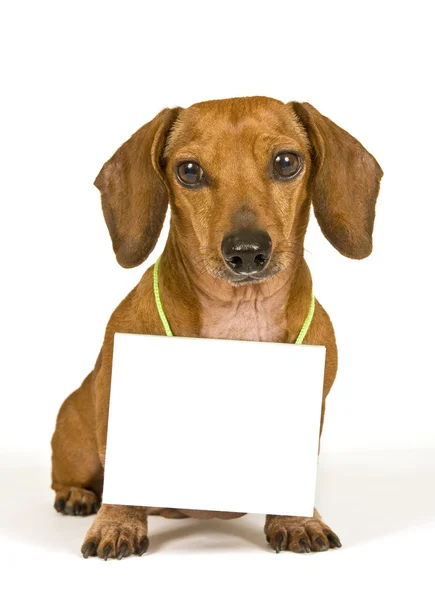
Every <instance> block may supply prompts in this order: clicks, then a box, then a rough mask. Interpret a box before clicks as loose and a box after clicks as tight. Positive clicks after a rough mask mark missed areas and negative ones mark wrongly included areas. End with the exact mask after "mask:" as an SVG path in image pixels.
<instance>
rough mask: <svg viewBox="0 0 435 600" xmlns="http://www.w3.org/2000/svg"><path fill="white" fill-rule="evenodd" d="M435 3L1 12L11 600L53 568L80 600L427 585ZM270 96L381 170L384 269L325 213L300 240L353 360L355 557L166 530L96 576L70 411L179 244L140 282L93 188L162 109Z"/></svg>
mask: <svg viewBox="0 0 435 600" xmlns="http://www.w3.org/2000/svg"><path fill="white" fill-rule="evenodd" d="M430 5H431V3H430V2H422V1H414V2H412V3H409V2H401V1H399V2H394V3H393V2H387V1H384V2H379V1H378V2H371V1H366V2H358V3H357V2H318V3H314V2H300V3H295V2H284V1H282V2H276V3H271V2H237V3H236V2H231V3H225V2H221V3H217V2H205V1H203V2H197V1H194V0H192V1H190V2H188V3H180V2H165V3H162V4H160V3H151V2H149V3H147V2H142V3H131V2H122V3H121V2H118V3H113V2H104V3H103V2H74V3H67V2H56V3H55V2H52V3H49V2H43V1H39V2H19V1H16V2H14V3H12V2H10V3H3V4H2V10H1V15H0V23H1V25H0V28H1V30H0V40H1V42H0V43H1V46H2V47H1V57H2V58H1V60H2V74H1V85H2V93H1V104H2V109H1V111H0V119H1V135H0V138H1V166H2V169H1V171H2V177H1V183H0V185H1V235H0V244H1V257H2V283H3V285H2V295H1V303H2V312H1V315H2V332H1V336H0V339H1V351H2V377H1V388H2V389H1V396H0V402H1V407H0V411H1V412H0V448H2V450H1V453H0V457H1V465H2V468H1V483H0V485H1V488H2V489H1V494H0V504H1V507H0V509H1V510H0V515H1V516H0V535H1V536H2V538H1V540H0V541H1V543H0V555H1V556H2V557H1V561H2V565H3V567H5V565H8V568H6V569H5V570H6V573H7V575H6V579H5V578H4V577H3V579H2V581H3V585H6V584H7V583H8V581H14V582H15V583H14V586H15V587H14V590H12V591H11V594H12V597H19V594H18V592H19V591H22V592H24V589H21V588H22V587H24V586H25V585H31V586H32V589H33V590H35V589H40V590H43V591H45V597H51V596H50V594H51V593H53V594H54V593H55V588H56V586H55V585H54V583H51V584H50V583H48V581H49V580H48V579H47V581H46V582H45V583H42V581H43V580H45V579H46V577H47V573H50V574H51V573H52V572H54V571H55V572H56V573H58V576H59V577H63V576H64V577H65V578H66V579H65V580H66V581H68V582H70V583H69V584H68V586H67V589H66V590H64V591H63V592H62V596H63V597H65V596H68V594H70V595H71V597H73V596H74V595H76V593H79V590H78V589H75V585H76V584H75V583H74V582H76V581H77V578H76V576H79V577H80V593H81V592H83V593H85V592H86V591H89V594H92V595H95V594H96V593H97V590H98V591H99V592H101V593H106V592H105V591H104V590H106V588H107V589H110V590H113V591H116V590H119V591H121V590H123V591H124V595H125V594H126V593H128V594H132V593H143V594H152V593H153V592H154V591H155V589H158V590H159V594H160V595H161V596H162V597H168V598H170V597H173V595H175V594H177V597H179V596H180V593H181V594H182V595H186V596H187V595H189V596H190V597H192V596H194V597H195V596H196V595H197V596H198V597H200V596H203V595H205V596H207V597H216V598H218V597H219V598H220V597H221V596H222V595H223V594H227V595H229V594H230V595H231V597H236V596H240V595H241V594H242V593H243V594H244V595H248V594H249V596H251V597H257V596H258V597H259V598H260V597H265V596H266V595H270V594H273V595H280V596H285V595H286V592H288V593H289V594H290V590H291V591H292V593H293V594H300V593H303V594H304V596H305V597H307V596H308V597H310V594H311V593H312V594H313V597H314V596H315V597H319V595H320V594H322V595H323V593H326V595H328V593H331V594H334V596H335V597H336V598H337V597H348V595H349V594H351V595H352V596H354V597H358V594H361V595H366V594H367V593H369V592H371V593H373V592H376V591H377V592H379V596H381V592H382V591H385V590H387V589H388V590H389V593H392V591H394V592H395V593H396V595H397V592H399V593H400V592H401V593H405V592H406V591H407V590H411V589H412V590H413V594H415V592H416V590H418V589H419V587H420V586H421V587H422V589H423V588H424V585H425V582H426V581H427V578H428V577H429V573H428V565H429V561H430V560H431V561H432V563H433V537H434V534H435V497H434V496H435V491H434V478H435V440H434V438H435V408H434V384H433V370H434V366H433V365H434V351H433V334H434V329H435V321H434V316H433V315H434V311H433V308H432V306H433V303H434V299H435V298H434V291H433V261H434V245H433V228H434V224H433V223H434V215H435V211H434V200H435V198H434V186H433V173H434V169H433V164H434V150H433V139H434V133H435V126H434V125H435V123H434V111H433V106H434V101H435V98H434V93H433V91H432V87H433V86H432V79H433V63H432V57H433V54H434V47H433V42H432V41H431V40H432V38H433V31H432V19H431V16H430V8H431V6H430ZM151 6H152V7H151ZM257 94H258V95H266V96H272V97H276V98H278V99H280V100H283V101H289V100H301V101H304V100H306V101H309V102H310V103H311V104H313V105H314V106H316V108H318V109H319V110H320V111H321V112H322V113H323V114H325V115H327V116H329V117H330V118H331V119H333V120H334V121H336V122H337V123H338V124H339V125H340V126H342V127H343V128H345V129H347V130H348V131H349V132H350V133H352V134H353V135H354V136H355V137H357V138H358V139H359V140H360V141H361V142H362V143H363V144H364V145H365V146H366V147H367V149H368V150H369V151H370V152H372V153H373V154H374V155H375V157H376V158H377V159H378V161H379V163H380V164H381V166H382V168H383V170H384V172H385V176H384V179H383V181H382V186H381V193H380V197H379V201H378V209H377V219H376V224H375V235H374V251H373V254H372V256H370V257H369V258H368V259H366V260H364V261H362V262H355V261H351V260H349V259H346V258H344V257H342V256H340V255H339V254H338V253H337V252H336V251H335V250H334V249H333V248H332V247H331V246H329V245H328V243H327V241H326V240H325V239H324V238H323V237H322V235H321V233H320V231H319V228H318V226H317V224H316V223H315V221H314V220H313V221H312V222H311V225H310V227H309V231H308V235H307V238H306V244H305V247H306V257H307V260H308V262H309V265H310V267H311V269H312V274H313V279H314V284H315V292H316V296H317V297H318V298H319V300H320V302H321V303H322V304H323V305H324V306H325V308H326V309H327V311H328V312H329V314H330V316H331V318H332V321H333V323H334V326H335V330H336V335H337V341H338V346H339V363H340V364H339V375H338V377H337V380H336V383H335V385H334V388H333V391H332V392H331V394H330V396H329V398H328V404H327V416H326V421H325V430H324V436H323V442H322V452H323V454H322V461H323V462H322V465H323V466H322V467H321V471H320V475H319V508H320V509H321V512H322V513H323V514H324V516H325V519H326V520H327V521H328V522H329V523H330V524H331V526H332V527H333V528H335V529H336V530H337V533H338V534H339V535H340V536H341V538H342V541H343V544H344V547H343V549H341V550H339V551H334V552H328V553H326V554H320V555H312V556H296V555H293V554H286V553H281V554H280V555H279V556H275V555H274V554H273V553H272V552H271V551H270V550H268V548H267V546H266V544H265V542H264V535H263V533H262V522H261V521H258V522H257V521H253V520H252V519H253V518H251V517H245V518H244V519H242V520H240V521H234V522H228V523H221V522H218V521H213V522H209V523H201V522H197V521H193V520H190V519H189V520H187V519H186V520H185V521H182V522H181V521H180V522H176V521H172V522H168V521H166V520H165V521H164V522H163V520H159V519H158V518H157V517H154V518H152V519H150V538H151V546H150V554H149V555H147V556H145V557H142V558H141V559H137V558H131V559H128V560H125V561H122V562H121V563H117V562H108V563H107V564H103V563H99V562H98V561H96V560H88V561H84V560H82V559H80V555H79V552H78V551H79V547H80V544H81V541H82V538H83V536H84V533H85V531H86V529H87V528H88V526H89V524H90V522H91V519H90V518H86V519H73V518H66V517H65V518H62V517H61V516H60V515H56V514H55V513H54V511H53V509H52V508H51V502H52V494H51V492H50V490H49V489H48V488H49V467H48V460H49V453H50V449H49V440H50V436H51V433H52V430H53V427H54V420H55V416H56V413H57V410H58V408H59V406H60V403H61V402H62V401H63V399H64V398H65V396H66V395H68V394H69V393H70V392H71V391H72V390H73V389H74V388H75V387H77V386H78V385H79V384H80V382H81V380H82V379H83V378H84V376H85V375H86V374H87V373H88V372H89V370H91V369H92V367H93V364H94V361H95V359H96V357H97V354H98V351H99V348H100V344H101V342H102V338H103V333H104V328H105V325H106V322H107V320H108V318H109V316H110V314H111V312H112V310H113V309H114V308H115V306H116V305H117V304H118V303H119V301H120V300H121V299H122V298H123V297H124V296H125V295H126V294H127V293H128V291H129V290H130V289H131V288H132V287H133V286H134V285H135V284H136V282H137V281H138V280H139V278H140V276H141V274H142V273H143V272H144V270H145V268H146V267H147V266H148V265H150V264H152V263H153V262H154V260H155V258H156V257H157V255H158V253H159V252H160V251H161V250H162V248H163V245H164V239H165V235H166V231H167V230H166V229H165V230H164V232H163V234H162V237H161V239H160V241H159V244H158V246H157V248H156V250H155V252H154V253H153V254H152V255H151V256H150V258H149V259H148V261H147V262H146V264H145V265H142V266H140V267H138V268H136V269H134V270H131V271H126V270H123V269H122V268H121V267H120V266H118V264H117V263H116V260H115V258H114V255H113V254H112V250H111V243H110V239H109V235H108V232H107V231H106V227H105V224H104V220H103V217H102V213H101V207H100V200H99V194H98V191H97V190H96V188H94V187H93V185H92V182H93V180H94V178H95V176H96V174H97V173H98V171H99V169H100V167H101V166H102V164H103V162H104V161H105V160H106V159H107V158H109V157H110V156H111V155H112V153H113V152H114V151H115V150H116V149H117V148H118V147H119V145H120V144H121V143H122V142H123V141H125V140H126V139H127V138H128V137H129V136H130V135H131V134H132V133H133V132H134V131H136V130H137V129H138V128H139V127H140V126H141V125H142V124H143V123H145V122H147V121H148V120H150V119H151V118H152V117H153V116H154V115H155V114H156V113H157V112H158V111H159V110H161V109H162V108H163V107H165V106H176V105H180V106H189V105H190V104H192V103H194V102H197V101H201V100H207V99H212V98H226V97H232V96H242V95H257ZM269 433H270V436H271V443H275V441H274V439H273V435H274V432H273V431H270V432H269ZM268 484H270V485H276V482H268ZM250 519H251V520H250ZM184 534H186V535H184ZM3 554H4V558H3ZM150 560H151V562H152V563H153V564H152V565H150V563H149V561H150ZM147 561H148V562H147ZM151 567H152V568H151ZM171 572H172V573H173V574H174V576H173V577H168V574H169V573H171ZM26 573H27V576H26ZM9 576H10V577H11V578H10V580H9V579H8V577H9ZM162 577H163V579H162ZM52 579H53V578H52V576H51V575H50V580H52ZM127 580H128V584H127V583H126V581H127ZM77 585H78V584H77ZM38 586H39V587H38ZM50 586H52V588H53V589H50ZM129 586H130V587H129ZM323 587H325V588H326V591H325V590H324V589H323ZM127 588H128V589H127ZM130 588H131V589H130ZM286 588H288V590H287V589H286Z"/></svg>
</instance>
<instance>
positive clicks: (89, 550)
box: [82, 542, 97, 558]
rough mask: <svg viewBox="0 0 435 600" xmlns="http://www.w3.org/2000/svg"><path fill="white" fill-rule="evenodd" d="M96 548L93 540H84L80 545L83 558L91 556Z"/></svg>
mask: <svg viewBox="0 0 435 600" xmlns="http://www.w3.org/2000/svg"><path fill="white" fill-rule="evenodd" d="M96 548H97V544H96V543H95V542H86V543H85V544H83V546H82V554H83V558H88V556H93V555H94V554H95V550H96Z"/></svg>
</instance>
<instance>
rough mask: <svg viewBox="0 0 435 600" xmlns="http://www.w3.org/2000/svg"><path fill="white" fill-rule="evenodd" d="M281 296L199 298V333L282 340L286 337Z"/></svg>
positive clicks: (253, 339)
mask: <svg viewBox="0 0 435 600" xmlns="http://www.w3.org/2000/svg"><path fill="white" fill-rule="evenodd" d="M285 312H286V311H285V304H284V300H283V299H282V298H279V297H276V298H267V299H262V300H258V299H256V298H254V299H249V300H237V301H231V302H219V303H218V302H216V301H213V302H211V301H210V302H209V301H207V300H204V301H202V313H201V317H202V318H201V324H202V326H201V331H200V335H201V337H207V338H217V339H227V340H248V341H261V342H283V341H285V340H286V337H287V326H286V318H285Z"/></svg>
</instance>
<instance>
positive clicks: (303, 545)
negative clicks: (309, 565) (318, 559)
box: [299, 538, 311, 553]
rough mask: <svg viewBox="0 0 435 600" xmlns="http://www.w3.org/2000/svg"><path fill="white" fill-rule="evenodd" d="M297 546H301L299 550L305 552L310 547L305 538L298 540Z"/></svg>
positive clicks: (308, 550) (309, 549)
mask: <svg viewBox="0 0 435 600" xmlns="http://www.w3.org/2000/svg"><path fill="white" fill-rule="evenodd" d="M299 546H300V547H301V552H306V553H308V552H311V548H310V546H309V545H308V542H307V540H306V539H305V538H301V539H300V540H299Z"/></svg>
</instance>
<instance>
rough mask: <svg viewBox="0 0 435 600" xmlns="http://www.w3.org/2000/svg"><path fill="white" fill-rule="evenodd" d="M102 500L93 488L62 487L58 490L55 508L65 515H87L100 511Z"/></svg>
mask: <svg viewBox="0 0 435 600" xmlns="http://www.w3.org/2000/svg"><path fill="white" fill-rule="evenodd" d="M99 507H100V501H99V500H98V498H97V496H96V494H95V493H94V492H92V491H91V490H86V489H84V488H78V487H61V488H59V489H58V490H57V491H56V498H55V501H54V508H55V509H56V510H57V512H59V513H61V514H63V515H73V516H78V515H79V516H81V517H86V516H87V515H92V514H94V513H96V512H98V509H99Z"/></svg>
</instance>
